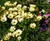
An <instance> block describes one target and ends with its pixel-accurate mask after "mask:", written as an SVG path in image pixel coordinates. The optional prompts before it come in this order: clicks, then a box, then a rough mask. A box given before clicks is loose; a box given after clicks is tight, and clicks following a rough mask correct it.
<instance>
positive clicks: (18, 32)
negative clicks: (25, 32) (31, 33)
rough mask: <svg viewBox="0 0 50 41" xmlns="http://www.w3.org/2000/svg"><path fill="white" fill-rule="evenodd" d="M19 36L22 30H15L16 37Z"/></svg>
mask: <svg viewBox="0 0 50 41" xmlns="http://www.w3.org/2000/svg"><path fill="white" fill-rule="evenodd" d="M21 34H22V30H20V29H17V30H16V37H17V36H19V35H21Z"/></svg>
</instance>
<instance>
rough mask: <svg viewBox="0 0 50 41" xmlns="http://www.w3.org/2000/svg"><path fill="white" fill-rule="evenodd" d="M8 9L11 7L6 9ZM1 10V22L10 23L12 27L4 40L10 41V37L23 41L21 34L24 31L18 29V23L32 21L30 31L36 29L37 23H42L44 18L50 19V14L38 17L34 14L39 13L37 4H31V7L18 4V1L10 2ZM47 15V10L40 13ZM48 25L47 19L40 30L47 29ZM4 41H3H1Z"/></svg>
mask: <svg viewBox="0 0 50 41" xmlns="http://www.w3.org/2000/svg"><path fill="white" fill-rule="evenodd" d="M6 7H9V8H8V9H6ZM1 10H2V11H3V13H2V14H1V16H0V21H1V22H8V20H9V22H10V24H11V27H10V29H9V31H10V32H8V33H7V34H6V35H5V36H4V38H3V39H4V40H9V39H10V37H11V36H12V37H17V39H18V40H20V39H21V36H20V35H21V34H22V32H23V30H21V29H17V27H16V25H17V24H18V23H22V22H24V20H27V19H32V21H33V22H31V23H30V24H29V25H28V26H29V27H30V29H31V28H32V29H34V28H36V27H37V22H40V21H41V20H42V19H43V18H44V19H45V18H48V17H50V14H49V15H48V14H44V15H41V14H38V15H36V14H35V13H34V12H36V11H39V10H38V7H37V6H36V5H35V4H30V5H29V6H26V5H24V6H23V5H22V4H18V3H17V2H16V1H15V2H14V3H11V2H10V1H7V2H5V3H4V6H1ZM41 12H43V13H45V10H43V9H42V11H39V13H41ZM47 24H48V20H47V19H46V20H45V21H44V22H43V23H42V24H41V26H40V30H44V29H46V25H47ZM1 41H2V40H1Z"/></svg>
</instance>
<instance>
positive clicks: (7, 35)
mask: <svg viewBox="0 0 50 41" xmlns="http://www.w3.org/2000/svg"><path fill="white" fill-rule="evenodd" d="M11 35H12V34H11V33H8V34H6V36H4V40H9V39H10V36H11Z"/></svg>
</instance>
